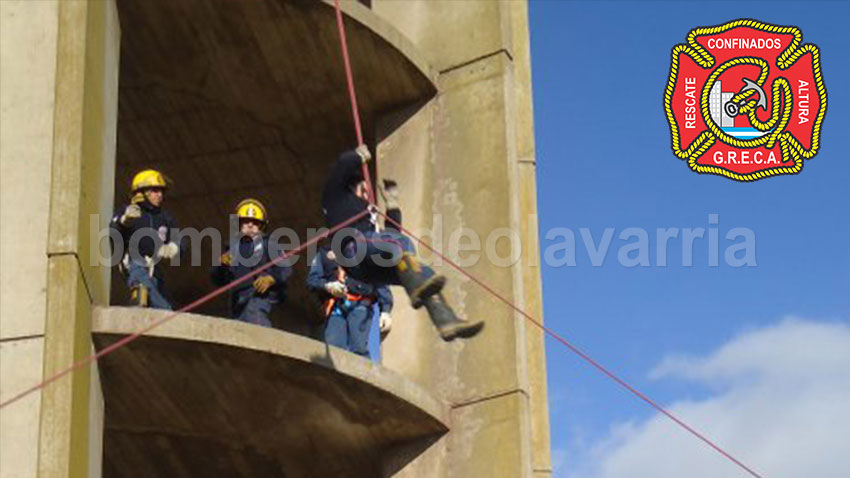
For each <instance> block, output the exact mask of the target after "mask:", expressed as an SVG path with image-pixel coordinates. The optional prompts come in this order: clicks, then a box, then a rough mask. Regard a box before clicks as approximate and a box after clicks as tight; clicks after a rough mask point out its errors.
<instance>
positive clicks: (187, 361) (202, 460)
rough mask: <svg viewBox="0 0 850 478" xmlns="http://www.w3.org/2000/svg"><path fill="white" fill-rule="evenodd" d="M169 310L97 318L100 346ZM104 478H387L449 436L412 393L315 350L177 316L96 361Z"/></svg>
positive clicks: (340, 356)
mask: <svg viewBox="0 0 850 478" xmlns="http://www.w3.org/2000/svg"><path fill="white" fill-rule="evenodd" d="M167 314H168V312H165V311H157V310H150V309H135V308H126V307H108V308H98V309H96V310H95V313H94V317H93V324H92V325H93V332H92V334H93V339H94V343H95V346H96V347H97V348H98V349H102V348H103V347H106V346H108V345H109V344H111V343H114V342H115V341H116V340H119V339H120V338H121V337H124V336H126V335H128V334H131V333H133V332H134V331H136V330H139V329H141V328H143V327H145V326H147V325H149V324H151V323H152V322H154V321H156V320H159V319H162V318H163V317H164V316H165V315H167ZM100 379H101V383H102V387H103V396H104V402H105V422H106V423H105V428H104V438H103V444H104V463H103V465H104V467H103V470H104V476H106V477H125V476H126V477H163V476H168V477H175V478H177V477H198V476H226V477H258V476H263V477H272V476H276V477H287V478H298V477H331V476H345V477H361V476H362V477H370V478H374V477H380V476H389V475H390V474H391V473H392V472H393V471H394V470H396V469H398V468H400V467H402V466H404V464H406V463H407V462H408V461H409V460H411V459H412V458H414V457H415V456H417V455H418V454H419V453H420V452H422V451H424V450H425V449H426V448H428V446H430V444H431V443H433V442H434V441H435V440H436V439H438V438H439V437H440V436H442V435H443V434H445V433H446V432H447V431H448V424H447V423H448V418H447V417H448V410H447V408H446V407H445V406H444V405H443V404H442V403H440V402H439V401H437V400H436V399H435V398H433V397H432V396H431V395H429V394H428V393H426V392H425V391H424V390H423V389H422V388H420V387H419V386H418V385H416V384H415V383H413V382H411V381H410V380H408V379H406V378H404V377H402V376H400V375H398V374H397V373H394V372H391V371H389V370H387V369H385V368H383V367H381V366H380V365H377V364H374V363H372V362H370V361H368V360H365V359H363V358H361V357H358V356H355V355H353V354H350V353H348V352H344V351H341V350H339V349H333V348H329V347H327V346H326V345H325V344H322V343H320V342H317V341H314V340H311V339H308V338H305V337H301V336H297V335H293V334H290V333H286V332H282V331H279V330H272V329H266V328H261V327H258V326H254V325H250V324H245V323H241V322H236V321H232V320H226V319H219V318H213V317H206V316H202V315H193V314H180V315H179V316H177V317H174V318H173V319H171V320H170V321H168V322H166V323H165V324H163V325H162V326H159V327H157V328H155V329H154V330H152V331H150V332H148V333H146V334H145V335H144V336H143V337H141V338H139V339H137V340H135V341H134V342H132V343H130V344H129V345H127V346H124V347H121V348H120V349H118V350H116V351H115V352H113V353H110V354H108V355H106V356H105V357H104V358H102V359H101V360H100Z"/></svg>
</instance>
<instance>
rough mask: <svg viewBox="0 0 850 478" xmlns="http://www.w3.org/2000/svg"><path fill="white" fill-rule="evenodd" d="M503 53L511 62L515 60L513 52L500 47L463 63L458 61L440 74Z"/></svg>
mask: <svg viewBox="0 0 850 478" xmlns="http://www.w3.org/2000/svg"><path fill="white" fill-rule="evenodd" d="M502 53H504V55H505V56H506V57H508V60H510V61H511V62H513V61H514V58H513V56H511V52H509V51H508V50H507V49H505V48H500V49H498V50H496V51H494V52H490V53H485V54H484V55H481V56H479V57H476V58H473V59H471V60H468V61H465V62H463V63H458V64H457V65H454V66H450V67H448V68H446V69H445V70H440V73H439V74H440V75H442V74H445V73H451V72H452V71H455V70H459V69H461V68H464V67H467V66H469V65H472V64H473V63H478V62H479V61H483V60H486V59H488V58H490V57H494V56H498V55H500V54H502Z"/></svg>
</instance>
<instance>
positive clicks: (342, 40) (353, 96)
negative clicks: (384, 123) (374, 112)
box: [334, 0, 377, 204]
mask: <svg viewBox="0 0 850 478" xmlns="http://www.w3.org/2000/svg"><path fill="white" fill-rule="evenodd" d="M334 9H335V10H336V25H337V29H338V30H339V47H340V50H342V63H343V67H344V68H345V81H346V82H347V84H348V98H349V100H350V101H351V115H352V116H353V117H354V132H355V133H356V134H357V145H358V146H360V145H362V144H364V143H363V129H362V127H361V126H360V109H359V108H358V107H357V91H356V90H355V88H354V74H353V73H352V72H351V61H350V60H349V57H348V41H347V36H346V34H345V24H344V22H343V17H342V7H341V6H340V3H339V0H334ZM376 153H377V152H376ZM362 168H363V178H364V179H365V180H366V187H367V189H368V193H369V204H375V190H374V188H372V179H371V177H370V175H369V166H368V165H367V163H366V162H364V163H363V166H362Z"/></svg>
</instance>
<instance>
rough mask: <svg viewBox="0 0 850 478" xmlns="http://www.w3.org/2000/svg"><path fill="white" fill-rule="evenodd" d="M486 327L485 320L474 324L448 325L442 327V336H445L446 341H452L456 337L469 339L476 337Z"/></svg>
mask: <svg viewBox="0 0 850 478" xmlns="http://www.w3.org/2000/svg"><path fill="white" fill-rule="evenodd" d="M483 329H484V322H477V323H474V324H467V323H463V324H459V325H453V326H450V327H446V328H445V329H440V337H442V338H443V340H445V341H446V342H451V341H452V340H454V339H458V338H460V339H468V338H471V337H475V336H476V335H478V334H479V332H481V330H483Z"/></svg>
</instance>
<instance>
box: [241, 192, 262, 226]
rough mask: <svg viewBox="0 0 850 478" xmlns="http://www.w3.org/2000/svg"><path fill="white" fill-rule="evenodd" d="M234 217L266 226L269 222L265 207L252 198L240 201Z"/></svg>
mask: <svg viewBox="0 0 850 478" xmlns="http://www.w3.org/2000/svg"><path fill="white" fill-rule="evenodd" d="M236 215H237V216H238V217H239V219H255V220H257V221H260V222H262V223H263V224H266V223H267V222H268V220H269V216H268V213H267V212H266V207H265V206H263V203H261V202H260V201H257V200H256V199H253V198H248V199H245V200H242V201H241V202H240V203H239V204H237V205H236Z"/></svg>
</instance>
